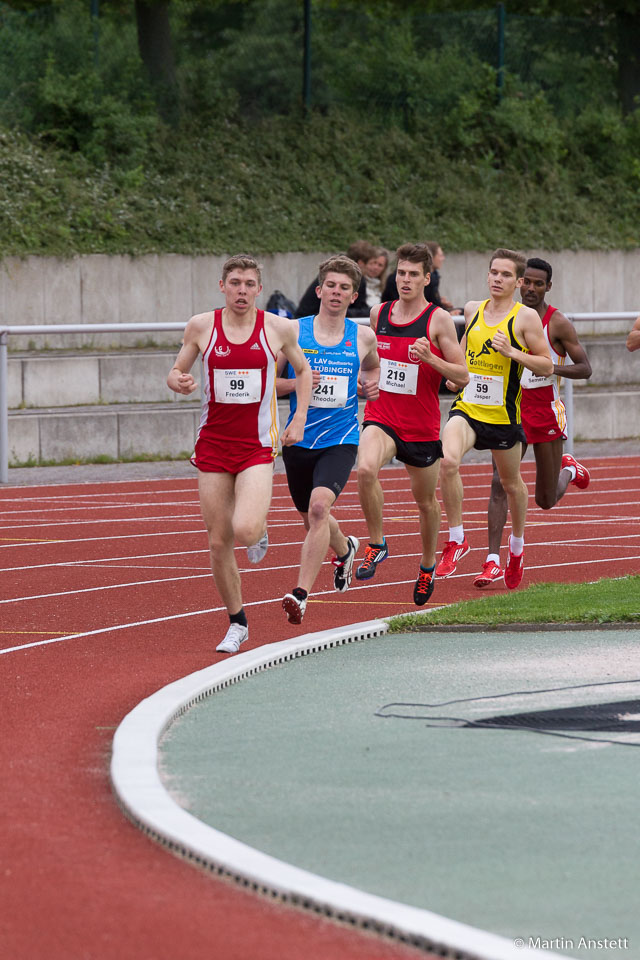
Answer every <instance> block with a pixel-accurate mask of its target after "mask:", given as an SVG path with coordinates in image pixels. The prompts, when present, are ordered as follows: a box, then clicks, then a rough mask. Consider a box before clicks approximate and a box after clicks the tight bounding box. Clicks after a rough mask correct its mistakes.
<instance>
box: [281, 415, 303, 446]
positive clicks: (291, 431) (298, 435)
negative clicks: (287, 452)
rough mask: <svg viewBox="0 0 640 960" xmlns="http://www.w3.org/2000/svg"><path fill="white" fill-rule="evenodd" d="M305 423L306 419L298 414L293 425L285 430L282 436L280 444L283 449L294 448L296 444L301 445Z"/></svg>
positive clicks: (293, 420) (292, 422)
mask: <svg viewBox="0 0 640 960" xmlns="http://www.w3.org/2000/svg"><path fill="white" fill-rule="evenodd" d="M305 423H306V417H304V419H302V418H300V417H299V416H298V415H297V414H296V416H295V417H294V418H293V419H292V421H291V423H290V424H289V425H288V426H287V427H285V428H284V430H283V431H282V433H281V435H280V443H281V444H282V446H283V447H292V446H293V445H294V444H296V443H300V441H301V440H302V438H303V437H304V425H305Z"/></svg>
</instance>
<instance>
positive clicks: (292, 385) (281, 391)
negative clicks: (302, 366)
mask: <svg viewBox="0 0 640 960" xmlns="http://www.w3.org/2000/svg"><path fill="white" fill-rule="evenodd" d="M288 363H289V361H288V360H287V358H286V357H285V355H284V353H283V352H282V350H281V351H280V353H279V354H278V361H277V367H276V371H277V376H276V395H277V396H278V397H288V396H289V394H290V393H293V391H294V390H295V389H296V386H297V384H296V378H295V377H291V378H289V377H283V376H282V374H283V373H284V371H285V370H286V368H287V365H288ZM311 376H312V377H313V386H314V387H316V386H317V385H318V384H319V383H320V374H319V373H318V371H317V370H312V371H311Z"/></svg>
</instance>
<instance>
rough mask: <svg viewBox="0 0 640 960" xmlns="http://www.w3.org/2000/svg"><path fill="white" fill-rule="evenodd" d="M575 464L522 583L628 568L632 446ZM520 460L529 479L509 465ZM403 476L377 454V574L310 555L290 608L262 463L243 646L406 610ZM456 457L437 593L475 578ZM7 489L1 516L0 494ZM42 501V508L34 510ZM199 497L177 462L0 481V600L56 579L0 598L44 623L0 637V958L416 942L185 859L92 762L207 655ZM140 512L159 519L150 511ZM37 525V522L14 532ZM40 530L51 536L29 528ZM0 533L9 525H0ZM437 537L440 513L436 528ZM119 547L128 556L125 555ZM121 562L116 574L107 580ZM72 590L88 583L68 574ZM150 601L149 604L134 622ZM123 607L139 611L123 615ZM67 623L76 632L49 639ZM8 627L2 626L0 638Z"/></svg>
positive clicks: (539, 522) (460, 589)
mask: <svg viewBox="0 0 640 960" xmlns="http://www.w3.org/2000/svg"><path fill="white" fill-rule="evenodd" d="M587 465H588V466H589V469H590V470H592V476H593V477H594V480H593V482H592V485H591V487H590V488H589V490H587V491H584V492H576V491H574V490H573V489H570V491H569V492H568V493H567V495H566V496H565V498H564V499H563V501H562V502H561V504H559V505H558V506H557V507H555V508H554V510H553V511H551V512H543V511H540V510H537V508H534V507H533V506H532V507H531V508H530V512H529V523H528V527H527V534H526V537H527V543H526V548H525V550H526V564H527V567H526V571H525V585H526V583H528V582H536V581H543V580H564V579H577V580H584V579H597V578H598V577H600V576H602V575H616V574H620V573H628V572H640V557H639V556H638V554H639V553H640V550H638V544H639V543H640V536H638V530H639V526H638V524H639V523H640V516H639V513H638V502H639V501H640V495H639V494H640V484H638V482H637V481H636V486H635V488H634V487H633V484H632V481H633V480H634V479H636V478H637V477H638V475H640V470H639V469H638V468H639V467H640V458H635V459H634V458H625V460H624V461H614V462H613V463H612V462H611V461H607V462H603V463H601V464H600V463H597V462H594V463H593V464H592V463H591V462H588V464H587ZM524 473H525V479H526V482H527V483H528V485H529V489H530V492H532V482H531V481H532V476H529V474H530V473H531V470H528V471H527V470H526V465H525V469H524ZM387 474H388V478H389V479H388V480H387ZM404 476H405V474H404V471H403V470H391V469H390V470H389V471H386V472H385V478H384V486H385V491H386V496H387V508H388V509H389V510H390V511H391V513H390V519H389V521H388V524H387V525H388V529H389V539H390V543H391V545H392V555H391V557H390V558H389V560H387V561H386V562H385V564H383V565H382V566H381V567H380V569H379V571H378V576H377V577H376V580H375V581H372V582H369V583H366V584H358V583H357V582H356V581H354V586H353V587H352V589H351V590H350V591H349V592H348V593H347V594H345V595H338V594H335V593H334V592H333V591H332V590H331V589H330V586H331V569H330V568H329V566H328V565H327V566H326V568H323V570H322V572H321V574H320V577H319V579H318V584H317V587H318V592H317V593H314V595H313V597H312V598H311V602H310V604H309V607H308V612H307V616H306V618H305V623H304V625H303V626H301V627H300V628H293V627H291V626H290V625H288V624H287V622H286V618H285V617H284V616H283V614H282V610H281V609H280V606H279V601H280V597H281V595H282V593H284V592H286V590H288V589H290V587H291V586H292V585H293V584H292V583H291V582H290V577H295V572H296V570H297V563H298V559H299V545H300V543H301V539H302V528H301V525H300V522H299V519H298V517H297V514H296V513H295V511H294V510H292V509H291V506H290V504H289V503H288V499H287V494H286V488H285V487H284V483H283V481H282V479H280V480H278V478H276V483H275V485H274V501H273V509H272V511H271V513H270V536H271V538H272V547H271V549H270V552H269V554H268V555H267V558H266V561H265V563H264V564H263V565H261V566H260V567H257V568H249V566H248V565H246V567H243V573H242V576H243V585H244V590H245V594H246V596H247V598H248V599H249V602H248V604H247V607H248V613H249V619H250V625H251V638H250V641H249V647H251V646H255V645H257V644H259V643H262V642H265V640H266V639H267V638H268V639H269V640H271V639H273V640H277V639H281V638H283V637H284V636H287V635H292V634H294V633H296V632H309V631H311V630H316V629H324V628H326V627H330V626H338V625H341V624H344V623H350V622H354V621H356V620H361V619H364V618H366V617H367V616H371V617H378V616H388V615H389V614H392V613H397V612H403V610H411V609H415V608H414V607H413V604H412V602H411V593H412V584H413V576H414V575H415V568H416V565H417V559H418V556H419V553H418V551H419V538H418V536H417V533H416V522H417V512H416V510H415V505H412V501H411V498H410V497H409V496H408V494H407V492H406V489H405V490H404V491H403V484H402V478H403V477H404ZM463 476H464V477H465V493H466V495H467V499H466V501H465V524H466V526H467V529H468V531H469V533H470V534H471V535H472V550H471V552H470V554H469V555H468V556H467V557H465V558H464V560H463V561H462V562H461V564H460V565H459V568H458V571H457V572H456V574H455V575H454V576H453V577H451V578H449V579H448V580H445V581H439V582H438V583H437V586H436V593H435V594H434V604H436V603H450V602H455V601H456V600H458V599H466V598H470V597H477V596H478V595H479V593H478V591H477V590H475V589H474V588H473V586H472V583H471V581H472V578H473V576H474V575H475V573H477V572H478V570H479V567H480V563H481V561H482V559H484V554H485V552H486V546H485V545H486V501H487V497H488V484H489V479H490V471H489V470H488V469H487V468H486V467H484V468H473V469H471V468H464V467H463ZM89 488H90V489H89ZM114 488H115V491H114ZM146 488H148V489H149V490H150V491H151V494H150V496H151V498H152V502H150V503H149V505H148V507H147V508H146V510H145V512H146V514H147V516H148V517H150V516H151V515H152V514H153V513H154V511H155V514H156V515H157V514H158V513H159V511H160V507H161V502H163V505H164V507H166V512H167V514H169V513H170V514H171V516H172V517H178V520H176V519H173V520H171V519H169V518H168V517H167V518H166V519H161V520H158V521H151V520H150V519H147V520H145V521H144V522H139V523H138V525H137V526H135V524H134V523H131V527H130V528H129V521H127V532H126V533H114V532H113V531H114V530H117V529H118V524H119V513H118V511H120V513H122V511H123V510H127V509H130V508H129V505H128V504H126V503H125V502H124V501H125V498H126V497H129V496H132V495H133V494H135V496H136V498H137V501H138V500H139V499H140V497H141V493H142V491H143V490H144V489H146ZM176 490H179V496H180V499H181V503H180V505H179V506H178V505H177V500H178V497H177V495H176ZM634 491H635V496H634V495H633V494H634ZM627 493H628V495H627ZM5 494H10V496H6V495H5ZM74 497H76V500H75V504H74V508H73V509H74V510H75V513H74V515H73V517H72V518H71V519H72V521H73V522H72V523H70V524H68V525H67V524H65V522H64V521H65V517H64V515H63V513H60V512H59V508H60V506H63V507H64V506H65V505H66V504H67V503H69V502H73V501H74ZM62 498H64V499H62ZM91 498H93V500H95V506H96V521H97V522H96V523H95V525H94V526H93V529H94V531H95V533H94V536H91V535H90V530H91V524H87V523H84V522H83V521H84V520H88V519H90V516H89V514H88V513H87V512H86V511H87V510H90V509H92V508H93V506H94V503H93V502H92V500H91ZM116 498H122V499H121V502H120V503H119V504H115V505H114V504H110V508H111V506H113V508H114V509H113V514H112V515H111V516H109V517H107V516H105V514H104V511H103V510H102V507H103V505H104V504H105V502H106V501H109V499H111V500H115V499H116ZM137 501H136V502H137ZM530 503H533V501H532V499H531V501H530ZM16 504H17V505H18V507H20V506H21V505H24V506H25V507H27V508H28V510H29V511H30V510H31V509H32V507H33V506H34V505H35V504H37V511H36V512H35V513H28V514H25V515H24V516H23V517H22V518H21V517H20V515H19V514H18V515H16V513H15V510H16ZM9 505H10V506H11V510H12V511H13V514H12V516H8V515H7V514H6V513H5V512H4V511H5V509H6V508H7V506H9ZM79 505H81V506H82V511H80V510H78V507H79ZM52 506H53V507H54V510H55V512H51V513H49V512H48V509H49V507H52ZM136 509H137V508H136ZM186 512H188V513H189V514H191V515H192V516H191V519H190V518H188V517H185V516H184V514H185V513H186ZM197 513H198V508H197V492H196V490H195V484H194V483H191V482H187V483H186V482H185V481H184V480H181V481H161V482H158V483H155V482H153V483H147V484H146V485H145V484H140V483H128V484H109V485H108V487H101V486H99V485H95V484H94V485H84V484H83V485H81V487H80V488H76V487H74V486H72V485H70V486H65V487H63V488H60V487H55V488H46V489H44V490H43V488H38V489H37V495H35V494H34V488H25V490H20V491H19V492H18V491H16V490H15V489H12V490H10V491H1V492H0V537H1V538H2V539H0V566H1V567H2V568H3V572H2V599H12V598H14V599H15V598H18V597H21V596H27V595H29V594H31V593H35V592H36V591H42V590H43V586H42V585H43V584H45V585H47V584H48V587H47V586H45V588H46V589H50V591H51V592H56V593H57V594H58V596H56V597H49V598H44V597H43V598H41V599H40V600H37V601H34V600H32V601H28V602H16V603H5V604H2V605H0V623H2V627H1V628H0V629H1V630H2V632H1V633H0V642H1V644H2V646H4V647H5V649H6V647H7V645H9V646H12V647H15V648H18V647H19V646H20V645H21V644H22V643H31V642H36V643H37V642H38V638H40V639H47V638H49V639H55V640H56V641H60V642H55V643H52V644H47V645H45V646H35V647H32V646H29V647H26V646H25V647H24V648H23V649H13V650H12V652H11V653H7V654H6V655H4V656H0V670H2V674H3V689H4V690H5V691H8V693H7V694H6V696H5V698H4V699H5V701H6V702H5V704H4V707H3V731H4V733H5V736H4V737H3V739H2V743H3V746H2V747H1V748H0V749H2V760H1V762H2V765H3V766H2V769H3V770H4V771H7V772H8V774H9V776H8V778H7V779H8V784H7V790H6V792H5V796H6V808H7V810H8V811H9V820H10V823H11V825H12V829H11V830H10V831H8V832H7V835H6V836H4V837H3V853H4V856H3V859H4V863H5V871H4V875H3V877H2V880H1V881H0V883H1V885H2V895H3V905H4V908H5V909H4V912H3V916H4V920H3V921H2V922H3V924H4V926H3V927H2V928H1V935H2V938H3V939H4V945H5V947H6V950H5V955H6V956H7V957H8V958H10V960H14V958H15V960H23V958H27V957H28V958H29V960H40V958H42V960H44V958H45V957H46V958H47V960H75V958H76V957H78V958H79V957H83V958H84V957H87V958H93V957H95V958H96V960H111V958H112V957H113V958H114V960H115V958H116V957H118V958H123V960H128V958H129V957H131V958H132V960H133V958H134V957H135V958H136V960H139V958H140V957H141V956H148V957H149V958H150V960H165V958H166V960H173V958H175V956H178V955H179V956H182V957H185V958H188V960H190V958H194V960H195V958H196V957H198V958H199V957H201V956H203V955H211V953H212V951H214V953H215V956H216V957H217V958H220V960H231V958H234V960H236V958H237V960H245V958H246V960H256V958H260V960H276V958H277V960H294V958H295V960H299V958H300V957H301V956H302V955H303V954H308V955H309V960H313V958H315V957H322V958H327V960H337V958H340V960H343V958H344V960H350V958H352V957H353V958H354V960H356V958H360V957H362V958H365V957H366V958H367V960H377V958H378V957H379V958H380V960H383V958H385V960H386V958H389V960H391V958H396V957H397V958H398V960H400V958H401V957H409V956H413V955H414V951H412V950H410V949H408V948H403V947H398V946H393V945H391V946H390V945H387V944H385V943H383V942H381V941H380V940H378V939H374V938H369V937H366V936H363V935H361V934H356V933H354V932H353V931H350V930H343V929H342V928H340V927H338V926H336V925H334V924H333V923H328V922H327V921H323V920H321V919H318V918H316V917H310V916H308V915H306V914H303V913H300V912H298V911H295V910H291V909H289V908H283V907H282V906H280V905H274V904H271V903H269V902H266V901H263V900H261V899H260V898H259V897H254V896H252V895H247V894H244V893H243V892H242V891H241V890H239V889H238V888H237V887H235V886H234V885H232V884H230V883H227V882H224V881H220V880H218V879H216V878H211V877H209V876H206V875H204V874H201V873H200V872H199V871H198V870H196V869H194V868H193V867H191V866H188V865H186V864H183V863H181V862H180V861H179V860H177V859H176V858H175V857H173V856H171V855H168V854H167V853H166V852H165V851H163V850H162V849H161V848H159V847H157V846H156V845H155V844H153V843H151V842H149V841H148V840H147V839H146V838H145V837H144V836H143V835H141V834H140V833H139V832H138V831H137V830H135V829H134V828H133V827H131V826H130V825H129V824H128V823H127V821H126V820H125V819H124V818H123V817H122V814H121V813H120V811H119V810H118V809H117V808H116V806H115V804H114V801H113V798H112V796H111V793H110V790H109V786H108V779H107V776H108V759H109V752H110V741H111V736H112V733H113V729H114V728H115V726H116V725H117V723H118V722H119V721H120V719H121V718H122V716H123V715H124V714H125V713H126V712H127V711H128V710H129V709H130V708H131V707H132V706H133V705H134V704H135V703H136V702H138V701H139V700H140V699H141V698H142V697H144V696H146V695H148V694H149V693H151V692H153V691H154V690H156V689H158V688H159V687H160V686H163V685H164V684H166V683H168V682H170V681H171V680H173V679H176V678H177V677H179V676H182V675H184V674H185V673H187V672H191V671H193V670H197V669H200V668H201V667H203V666H206V665H207V664H208V663H211V662H212V661H213V660H214V659H216V658H217V656H218V655H216V654H215V653H214V652H213V647H214V646H215V642H217V639H218V638H219V635H220V634H221V632H223V630H224V628H225V624H226V616H225V614H224V611H223V610H222V609H221V608H220V604H219V600H218V599H217V595H216V594H215V590H214V588H213V585H212V583H211V580H210V576H209V574H208V569H207V553H206V538H205V536H204V533H203V530H202V526H201V521H200V520H199V519H196V520H195V521H194V519H193V517H194V516H196V514H197ZM399 514H401V515H402V516H398V515H399ZM336 515H337V516H338V518H339V520H340V522H343V521H344V523H345V526H348V527H349V532H351V526H350V524H352V525H353V530H354V532H355V533H356V535H358V536H360V537H361V539H364V538H365V536H366V534H365V527H364V522H363V520H362V517H361V514H360V513H359V509H358V506H357V494H356V488H355V484H354V482H353V481H351V482H350V484H349V487H348V489H347V491H345V495H344V497H343V498H342V497H341V499H340V501H339V502H338V505H337V507H336ZM396 516H398V519H393V518H394V517H396ZM56 520H57V521H60V520H61V521H63V522H62V523H57V522H56ZM33 521H36V522H37V525H36V523H34V522H33ZM152 523H156V524H157V529H150V527H151V525H152ZM8 527H11V529H10V530H9V529H7V528H8ZM185 527H186V528H188V529H185ZM34 532H36V533H38V534H40V536H41V537H42V538H43V539H42V540H39V541H38V540H37V538H35V541H31V542H29V541H28V540H27V541H25V540H20V539H19V538H20V537H24V538H28V537H30V536H32V535H33V533H34ZM52 532H54V533H55V537H56V541H57V542H56V541H54V540H53V538H52V539H51V540H49V541H48V542H47V541H46V537H51V534H52ZM7 534H10V535H12V536H13V537H14V540H13V542H8V541H7V540H6V539H4V538H5V537H6V536H7ZM61 534H64V536H60V535H61ZM58 537H60V539H57V538H58ZM574 537H575V541H574ZM634 537H635V546H634ZM444 539H446V537H445V530H444V524H443V532H442V533H441V537H440V541H439V546H440V547H441V545H442V542H443V541H444ZM36 541H37V542H36ZM114 548H115V549H114ZM116 550H117V554H118V556H117V557H114V554H115V553H116ZM585 551H588V553H589V554H590V555H594V554H595V553H596V552H597V562H595V563H589V564H585ZM147 553H148V554H149V556H145V555H146V554H147ZM239 556H240V554H239ZM111 557H113V559H109V558H111ZM194 559H197V565H198V567H200V566H201V567H202V576H201V577H200V575H199V574H197V573H196V572H195V571H192V570H191V569H190V568H191V567H193V565H194ZM30 560H31V561H32V562H33V567H31V566H30V564H29V561H30ZM131 560H134V561H135V562H134V564H133V566H129V565H128V564H129V562H130V561H131ZM140 561H142V562H140ZM158 562H160V563H161V564H163V565H164V563H165V562H166V563H167V566H166V568H164V569H163V570H162V571H160V572H161V574H162V577H157V578H156V579H157V580H160V579H162V578H163V577H166V576H171V575H172V574H173V573H175V574H176V575H177V576H185V575H188V576H189V579H188V580H180V581H178V580H175V579H174V578H172V579H173V585H172V587H171V589H169V588H168V587H167V584H166V582H165V583H160V582H158V583H156V584H155V585H154V584H147V585H145V586H144V587H140V586H138V587H137V588H136V589H134V588H132V587H131V586H130V584H131V582H132V581H133V582H135V580H136V578H139V579H151V577H150V576H149V567H150V566H151V567H154V571H155V570H156V566H155V565H156V564H157V563H158ZM12 564H15V570H12V569H11V568H12ZM185 567H188V568H189V571H190V572H189V573H188V574H187V573H186V570H185ZM603 567H604V568H605V569H603ZM609 568H616V569H613V570H611V572H609ZM125 571H126V572H125ZM154 575H155V574H154ZM196 577H199V578H198V579H196ZM88 578H89V579H88ZM125 580H126V581H127V583H126V585H125V586H122V587H118V586H117V582H124V581H125ZM78 589H88V590H89V592H88V593H83V594H78V593H73V594H69V593H68V591H70V590H78ZM502 589H504V588H502ZM65 594H67V595H66V596H65ZM141 614H147V615H152V616H148V617H145V616H142V615H141ZM185 614H188V615H185ZM163 615H164V617H165V618H164V619H158V618H159V617H161V616H163ZM154 618H155V621H156V622H146V623H145V622H141V621H144V620H145V619H150V620H151V619H154ZM134 622H135V623H139V626H132V625H131V624H132V623H134ZM127 624H128V625H127ZM97 625H99V626H97ZM96 628H97V629H99V630H100V632H99V633H97V632H95V631H96ZM65 629H66V631H67V633H66V634H65V632H64V631H65ZM92 629H93V632H91V631H92ZM82 632H85V633H86V634H87V635H86V636H85V637H77V638H76V639H72V638H70V639H68V640H64V639H62V638H64V637H65V636H69V635H70V633H71V634H76V633H82ZM10 637H13V640H14V641H18V642H17V643H15V642H14V643H9V642H8V638H10ZM34 886H35V888H36V891H37V892H36V895H35V896H33V894H32V890H33V888H34ZM43 918H46V919H45V920H44V922H43Z"/></svg>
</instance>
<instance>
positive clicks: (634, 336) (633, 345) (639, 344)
mask: <svg viewBox="0 0 640 960" xmlns="http://www.w3.org/2000/svg"><path fill="white" fill-rule="evenodd" d="M627 350H628V351H629V352H630V353H633V351H634V350H640V317H638V319H637V320H636V322H635V323H634V325H633V326H632V327H631V330H630V331H629V336H628V337H627Z"/></svg>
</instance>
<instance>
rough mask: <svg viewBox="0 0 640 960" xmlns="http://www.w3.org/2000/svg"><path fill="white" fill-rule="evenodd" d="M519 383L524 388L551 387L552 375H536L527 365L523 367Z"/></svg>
mask: <svg viewBox="0 0 640 960" xmlns="http://www.w3.org/2000/svg"><path fill="white" fill-rule="evenodd" d="M520 383H521V384H522V387H523V389H524V390H537V389H538V388H539V387H552V386H553V375H551V376H550V377H538V376H536V374H535V373H534V372H533V370H529V368H528V367H524V368H523V371H522V377H521V379H520Z"/></svg>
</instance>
